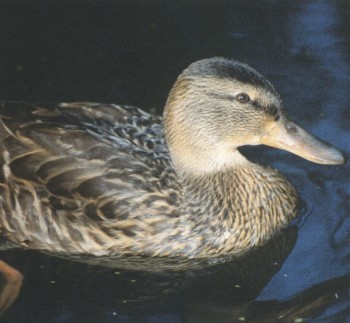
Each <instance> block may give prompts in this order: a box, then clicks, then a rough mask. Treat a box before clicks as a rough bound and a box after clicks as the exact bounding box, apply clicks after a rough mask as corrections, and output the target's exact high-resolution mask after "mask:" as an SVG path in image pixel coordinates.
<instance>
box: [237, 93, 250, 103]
mask: <svg viewBox="0 0 350 323" xmlns="http://www.w3.org/2000/svg"><path fill="white" fill-rule="evenodd" d="M236 98H237V100H238V102H240V103H247V102H249V101H250V97H249V95H248V94H247V93H239V94H237V96H236Z"/></svg>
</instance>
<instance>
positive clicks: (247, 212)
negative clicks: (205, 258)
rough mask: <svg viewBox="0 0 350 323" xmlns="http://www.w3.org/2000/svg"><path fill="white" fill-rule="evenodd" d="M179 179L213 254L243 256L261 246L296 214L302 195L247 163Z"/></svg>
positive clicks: (276, 176)
mask: <svg viewBox="0 0 350 323" xmlns="http://www.w3.org/2000/svg"><path fill="white" fill-rule="evenodd" d="M180 177H181V181H182V185H183V188H184V196H185V199H186V207H187V210H188V211H189V212H190V214H191V216H192V217H193V218H195V221H196V222H197V224H196V229H195V230H197V232H198V231H201V232H200V233H201V235H202V236H204V237H206V238H205V239H206V241H205V244H206V245H208V244H209V245H212V246H213V253H214V250H215V253H217V252H218V251H219V252H222V253H232V252H243V251H245V250H247V249H249V248H251V247H252V246H254V245H259V244H261V243H262V242H264V241H266V240H267V239H268V238H269V237H270V236H271V235H272V234H273V233H274V232H276V230H277V229H280V228H282V227H284V226H286V225H287V224H288V223H289V222H290V220H291V219H292V218H294V217H295V216H296V214H297V205H298V202H297V201H298V197H297V193H296V191H295V190H294V188H293V187H292V185H291V184H290V183H289V182H288V181H287V180H286V178H285V177H283V176H282V175H281V174H279V173H278V172H277V171H275V170H273V169H270V168H265V167H262V166H260V165H257V164H253V163H251V162H249V161H247V160H245V162H242V163H240V164H235V165H233V166H231V167H227V168H224V169H222V170H220V171H216V172H211V173H208V172H207V173H204V174H198V173H195V174H194V173H191V174H189V173H187V174H186V172H183V173H182V174H181V175H180ZM198 223H199V224H198ZM237 232H239V234H237ZM218 248H219V250H218ZM220 249H222V250H220Z"/></svg>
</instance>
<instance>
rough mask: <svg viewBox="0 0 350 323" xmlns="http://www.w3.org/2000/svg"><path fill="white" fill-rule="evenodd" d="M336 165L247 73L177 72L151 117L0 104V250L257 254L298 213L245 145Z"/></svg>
mask: <svg viewBox="0 0 350 323" xmlns="http://www.w3.org/2000/svg"><path fill="white" fill-rule="evenodd" d="M260 144H262V145H267V146H272V147H275V148H280V149H284V150H286V151H289V152H291V153H293V154H296V155H298V156H301V157H302V158H304V159H307V160H309V161H312V162H315V163H318V164H329V165H332V164H333V165H337V164H342V163H344V157H343V155H342V153H341V152H340V151H339V150H338V149H337V148H335V147H333V146H331V145H329V144H327V143H325V142H323V141H322V140H320V139H318V138H316V137H315V136H313V135H312V134H310V133H308V132H307V131H306V130H304V129H303V128H301V127H300V126H298V125H297V124H296V123H295V122H294V121H292V120H291V119H289V118H288V116H287V113H286V112H285V110H284V109H283V105H282V101H281V98H280V95H279V94H278V92H277V91H276V90H275V88H274V87H273V85H272V84H271V83H270V82H269V81H268V80H267V79H266V78H265V77H264V76H262V75H261V74H260V73H259V72H257V71H256V70H255V69H254V68H252V67H250V66H248V65H247V64H244V63H242V62H240V61H237V60H232V59H227V58H220V57H214V58H208V59H202V60H199V61H196V62H194V63H192V64H191V65H189V66H188V67H187V68H186V69H185V70H184V71H183V72H182V73H181V74H180V76H179V77H178V78H177V80H176V82H175V84H174V86H173V87H172V89H171V91H170V93H169V96H168V98H167V101H166V104H165V108H164V114H163V117H161V116H157V115H154V114H151V113H147V112H145V111H143V110H141V109H139V108H136V107H133V106H127V105H117V104H102V103H92V102H73V103H58V104H48V103H43V104H30V103H23V102H16V101H7V100H4V101H1V104H0V165H1V166H0V234H1V237H2V240H4V241H6V243H7V245H8V246H13V247H18V248H24V249H34V250H39V251H44V252H45V251H46V252H53V253H58V254H60V253H61V254H67V255H82V256H83V255H88V256H91V257H124V256H141V257H146V258H147V257H149V258H151V257H153V258H154V257H162V258H164V257H165V258H167V257H169V258H183V259H190V258H196V259H199V258H210V257H216V256H225V255H236V254H242V253H244V252H246V251H248V250H251V249H252V248H255V247H257V246H260V245H263V244H264V243H266V242H267V241H268V240H269V239H271V237H273V236H274V235H275V234H276V233H277V232H279V231H280V230H281V229H283V228H285V227H287V226H288V225H289V223H290V222H291V221H292V220H293V219H294V218H296V217H297V216H298V212H299V205H300V202H299V201H300V198H299V196H298V193H297V191H296V189H295V188H294V187H293V186H292V184H291V183H290V182H289V181H288V180H287V178H286V177H285V176H284V175H282V174H281V173H280V172H279V171H277V170H275V169H273V168H270V167H266V166H261V165H259V164H256V163H253V162H251V161H249V160H248V159H247V158H246V157H245V156H243V154H242V153H241V152H240V151H239V148H240V147H242V146H245V145H260Z"/></svg>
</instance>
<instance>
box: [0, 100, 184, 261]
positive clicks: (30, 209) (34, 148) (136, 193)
mask: <svg viewBox="0 0 350 323" xmlns="http://www.w3.org/2000/svg"><path fill="white" fill-rule="evenodd" d="M179 189H180V185H179V183H178V181H177V178H176V175H175V173H174V171H173V169H172V167H171V164H170V158H169V153H168V148H167V145H166V142H165V139H164V135H163V127H162V119H161V117H158V116H154V115H151V114H148V113H146V112H143V111H142V110H140V109H137V108H134V107H128V106H118V105H113V104H96V103H62V104H57V105H48V104H39V105H31V104H26V103H18V102H1V103H0V222H1V223H0V230H1V233H2V234H3V235H4V236H6V237H7V238H8V239H10V240H11V241H12V242H15V243H17V244H21V245H24V246H26V247H29V248H36V249H46V250H53V251H68V252H85V253H95V254H99V253H101V254H105V250H111V249H113V248H114V249H116V248H119V251H121V252H124V251H127V250H129V249H130V248H131V245H132V244H133V243H134V242H135V241H134V242H133V241H132V240H133V239H131V237H136V236H146V234H145V232H144V231H145V230H149V225H150V224H149V223H151V222H152V223H153V222H154V221H155V220H156V219H159V221H161V220H164V218H166V217H176V212H177V205H178V197H179V194H178V192H179ZM160 212H161V219H160V217H159V215H160ZM147 221H148V222H147ZM147 223H148V224H147ZM141 224H142V225H141ZM153 227H154V224H153ZM122 237H128V241H129V243H125V241H124V242H123V243H120V244H119V243H118V242H117V241H118V239H121V238H122ZM135 239H136V238H135ZM134 244H135V245H137V243H134ZM123 248H124V249H125V250H124V249H123ZM140 248H141V247H140ZM142 248H144V246H143V247H142ZM122 249H123V250H122ZM101 250H103V251H101ZM107 253H108V252H107Z"/></svg>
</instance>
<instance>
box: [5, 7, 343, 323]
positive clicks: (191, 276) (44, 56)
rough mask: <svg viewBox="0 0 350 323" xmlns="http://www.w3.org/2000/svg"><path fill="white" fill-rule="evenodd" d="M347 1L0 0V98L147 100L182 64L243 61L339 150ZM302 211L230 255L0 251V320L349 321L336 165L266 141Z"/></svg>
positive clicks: (263, 153)
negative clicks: (255, 244)
mask: <svg viewBox="0 0 350 323" xmlns="http://www.w3.org/2000/svg"><path fill="white" fill-rule="evenodd" d="M349 18H350V2H348V1H326V0H323V1H321V0H320V1H307V2H306V1H305V2H304V1H298V2H294V1H293V2H292V1H258V0H256V1H236V0H232V1H142V0H140V1H130V0H129V1H0V48H1V50H0V55H1V56H0V97H1V98H3V99H13V100H23V101H50V102H51V101H54V102H57V101H81V100H84V101H99V102H100V101H101V102H115V103H124V104H130V105H136V106H139V107H142V108H144V109H147V110H150V109H154V110H155V111H157V112H158V113H161V111H162V108H163V106H164V103H165V100H166V97H167V94H168V91H169V89H170V87H171V85H172V83H173V82H174V81H175V79H176V77H177V75H178V74H179V73H180V72H181V71H182V69H184V68H185V67H186V66H187V65H188V64H189V63H191V62H193V61H195V60H198V59H201V58H205V57H212V56H225V57H232V58H236V59H239V60H242V61H245V62H247V63H249V64H251V65H253V66H254V67H256V68H257V69H258V70H259V71H260V72H262V73H263V74H264V75H265V76H267V77H268V78H269V79H270V80H271V81H272V83H273V84H274V85H275V87H276V88H277V90H278V91H279V92H280V93H281V95H282V97H283V99H284V102H285V107H286V109H287V110H288V112H289V114H290V115H291V116H292V117H293V118H294V119H296V120H298V122H299V123H301V124H302V125H303V126H304V127H306V128H307V129H309V130H310V131H312V132H313V133H315V134H316V135H318V136H320V137H322V138H323V139H324V140H326V141H328V142H331V143H333V144H334V145H336V146H338V147H339V148H340V149H342V151H343V152H344V153H345V154H346V155H347V156H349V153H350V148H349V144H350V107H349V90H350V65H349V64H350V45H349V44H350V25H349ZM245 152H246V154H248V155H249V156H250V158H251V159H253V160H255V161H258V162H261V163H263V164H269V165H272V166H273V167H276V168H278V169H280V170H281V171H282V172H283V173H285V174H286V175H287V176H288V178H289V179H290V180H291V181H292V182H293V183H294V185H295V186H296V187H297V188H298V190H299V192H300V194H301V196H302V198H303V200H304V202H305V210H304V212H303V214H302V215H301V217H300V218H299V219H298V221H297V222H296V223H295V226H294V227H291V228H289V229H288V230H286V231H285V232H283V233H282V234H281V235H280V236H279V237H277V238H276V239H275V240H274V241H271V243H269V244H268V245H267V246H266V247H265V248H263V249H261V250H257V251H256V252H255V253H252V254H251V255H247V256H246V257H245V258H244V259H242V260H240V261H232V262H229V263H227V264H222V265H217V266H213V267H211V268H207V269H205V270H199V271H187V272H174V273H171V272H166V273H163V274H156V273H152V272H148V273H146V272H133V271H126V270H120V269H106V268H102V267H95V266H87V265H84V264H78V263H74V262H69V261H64V260H60V259H57V258H51V257H49V256H45V255H40V254H38V253H35V252H13V251H11V252H4V253H2V254H1V258H2V259H5V260H6V261H7V262H8V263H9V264H11V265H12V266H14V267H15V268H18V269H19V270H20V271H21V272H22V273H23V274H24V279H25V280H24V285H23V288H22V291H21V294H20V296H19V298H18V300H17V301H16V303H15V304H14V305H13V306H12V307H11V308H10V309H9V310H8V311H7V312H6V313H5V315H4V316H2V318H0V321H1V322H244V321H245V322H274V321H277V320H278V319H280V321H285V322H303V321H308V320H310V321H312V322H350V295H349V287H350V201H349V198H350V184H349V179H350V169H349V165H348V164H347V165H344V166H321V165H316V164H312V163H310V162H307V161H304V160H302V159H300V158H298V157H296V156H292V155H291V154H289V153H286V152H282V151H278V150H274V149H269V148H256V147H255V148H254V149H252V148H249V149H245Z"/></svg>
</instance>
